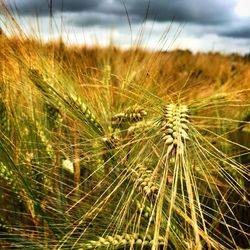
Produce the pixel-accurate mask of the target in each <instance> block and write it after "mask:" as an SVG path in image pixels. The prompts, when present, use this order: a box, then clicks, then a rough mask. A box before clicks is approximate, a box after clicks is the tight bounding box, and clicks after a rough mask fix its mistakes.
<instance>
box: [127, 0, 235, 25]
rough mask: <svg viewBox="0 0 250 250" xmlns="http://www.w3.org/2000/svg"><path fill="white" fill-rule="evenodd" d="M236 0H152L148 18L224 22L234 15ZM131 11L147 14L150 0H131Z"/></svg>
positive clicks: (201, 22) (206, 22)
mask: <svg viewBox="0 0 250 250" xmlns="http://www.w3.org/2000/svg"><path fill="white" fill-rule="evenodd" d="M234 2H235V1H234V0H227V1H225V0H207V1H201V0H189V1H188V0H160V1H151V3H150V5H149V13H148V18H149V19H154V20H156V21H169V20H172V19H174V20H175V21H181V22H190V23H199V24H218V23H223V22H226V21H228V20H230V18H232V15H233V5H234ZM126 3H128V7H127V8H128V10H129V13H134V14H137V15H140V16H143V15H145V8H146V7H147V3H148V0H137V1H134V0H129V1H126Z"/></svg>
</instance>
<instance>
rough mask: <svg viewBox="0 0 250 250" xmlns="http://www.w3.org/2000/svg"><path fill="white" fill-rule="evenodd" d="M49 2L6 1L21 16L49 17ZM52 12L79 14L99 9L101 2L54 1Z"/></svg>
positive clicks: (45, 0) (78, 0)
mask: <svg viewBox="0 0 250 250" xmlns="http://www.w3.org/2000/svg"><path fill="white" fill-rule="evenodd" d="M48 2H49V0H35V1H34V0H15V1H13V0H5V3H6V4H7V6H10V7H11V8H12V9H13V10H14V9H15V8H16V9H17V11H18V14H21V15H35V16H36V15H38V16H39V15H44V16H48V15H49V7H48V5H49V4H48ZM51 2H52V10H53V12H54V14H55V13H58V12H61V11H62V10H63V11H64V12H79V11H88V10H94V9H96V8H98V5H99V4H100V2H101V1H99V0H52V1H51Z"/></svg>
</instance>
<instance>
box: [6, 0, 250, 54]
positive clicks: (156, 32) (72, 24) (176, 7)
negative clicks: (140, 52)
mask: <svg viewBox="0 0 250 250" xmlns="http://www.w3.org/2000/svg"><path fill="white" fill-rule="evenodd" d="M50 1H52V5H51V8H49V5H48V2H50ZM5 2H6V4H7V5H8V6H9V7H11V8H12V9H13V10H15V9H16V12H17V13H18V23H19V24H20V25H21V26H22V27H23V29H24V30H25V31H26V33H27V34H30V35H32V34H34V30H39V36H40V37H42V38H44V39H49V38H51V37H58V36H59V35H60V36H61V37H63V39H64V40H65V41H66V42H68V43H71V44H72V43H79V44H89V45H93V44H99V45H108V44H109V43H110V42H111V41H112V42H113V43H115V44H117V45H119V46H121V47H129V46H134V45H135V44H138V43H139V44H140V45H141V46H143V47H146V48H150V49H160V50H172V49H177V48H179V49H189V50H191V51H193V52H199V51H202V52H207V51H212V52H217V51H219V52H222V53H234V52H236V53H242V54H245V53H250V0H150V1H149V0H63V1H62V0H5ZM51 10H52V13H53V22H52V23H53V24H54V28H51V19H50V18H49V17H50V13H51ZM38 27H39V28H38Z"/></svg>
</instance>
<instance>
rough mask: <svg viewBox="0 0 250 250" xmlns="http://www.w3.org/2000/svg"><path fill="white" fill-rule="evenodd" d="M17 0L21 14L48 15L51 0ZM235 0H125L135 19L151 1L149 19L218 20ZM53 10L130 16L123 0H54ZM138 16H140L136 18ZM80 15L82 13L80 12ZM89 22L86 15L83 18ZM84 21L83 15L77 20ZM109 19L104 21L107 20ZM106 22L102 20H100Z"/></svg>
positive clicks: (141, 16)
mask: <svg viewBox="0 0 250 250" xmlns="http://www.w3.org/2000/svg"><path fill="white" fill-rule="evenodd" d="M13 2H15V3H16V6H17V8H18V11H19V14H23V15H48V12H49V11H48V2H49V0H16V1H13V0H7V3H9V4H10V3H12V4H13ZM234 2H235V0H227V1H225V0H207V1H201V0H151V1H150V3H149V0H124V4H125V5H126V8H127V10H128V13H129V15H130V16H132V18H131V19H132V21H138V20H143V19H144V17H145V15H146V10H147V7H148V4H149V13H148V16H147V20H155V21H159V22H164V21H169V20H172V19H174V20H175V21H182V22H191V23H201V24H217V23H222V22H225V21H227V20H229V19H230V18H231V17H232V10H233V4H234ZM52 3H53V6H52V7H53V12H54V13H57V12H59V11H61V9H62V8H63V10H64V12H79V13H81V12H83V13H84V12H88V11H91V12H92V13H97V15H98V14H100V13H102V14H103V15H105V14H106V18H107V19H109V18H110V16H109V15H110V14H111V15H113V16H112V17H111V19H112V18H114V16H116V17H117V20H116V22H117V23H118V24H119V20H120V18H121V17H122V16H126V12H125V8H124V5H123V2H122V0H113V1H112V0H52ZM135 17H136V18H135ZM78 18H79V16H78ZM82 21H83V22H86V19H85V17H84V18H82ZM91 22H93V24H96V23H97V22H98V18H97V20H95V19H94V18H92V16H91V17H90V19H89V20H88V23H89V25H91V24H92V23H91ZM76 23H77V24H81V19H77V20H76ZM105 23H106V22H104V24H105ZM99 24H100V25H102V23H99Z"/></svg>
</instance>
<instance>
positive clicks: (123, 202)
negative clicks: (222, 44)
mask: <svg viewBox="0 0 250 250" xmlns="http://www.w3.org/2000/svg"><path fill="white" fill-rule="evenodd" d="M0 72H1V73H0V133H1V134H0V138H1V139H0V246H1V247H2V248H3V247H5V248H14V249H113V248H115V249H130V247H132V246H135V249H141V248H143V249H147V248H149V249H150V248H151V247H152V249H157V247H158V246H159V248H161V247H163V246H164V245H165V246H166V245H167V246H168V249H247V248H249V247H250V240H249V239H250V212H249V211H250V207H249V206H250V201H249V191H250V189H249V187H250V186H249V184H250V183H249V180H250V178H249V168H250V153H249V152H250V151H249V147H250V101H249V100H250V60H249V57H248V56H245V57H242V56H239V55H236V54H234V55H227V56H223V55H220V54H218V53H209V54H202V53H201V54H192V53H191V52H190V51H181V50H177V51H173V52H150V51H146V50H143V49H140V48H135V49H130V50H120V49H119V48H117V47H115V46H112V45H110V46H109V47H107V48H100V47H92V48H88V47H76V46H75V47H74V46H71V47H67V46H66V45H65V44H64V43H63V42H62V41H54V42H51V43H48V44H43V43H40V42H38V41H35V40H28V39H21V38H18V37H13V38H8V37H7V36H5V35H4V34H3V33H2V34H1V35H0ZM167 124H168V125H169V124H170V125H169V127H166V126H167ZM176 124H177V125H178V124H179V125H178V126H179V127H180V128H178V126H177V125H176ZM171 126H172V127H171ZM174 127H177V128H176V129H174ZM172 128H173V129H172ZM174 133H176V134H174ZM98 237H100V238H98ZM136 247H137V248H136ZM237 247H238V248H237Z"/></svg>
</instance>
